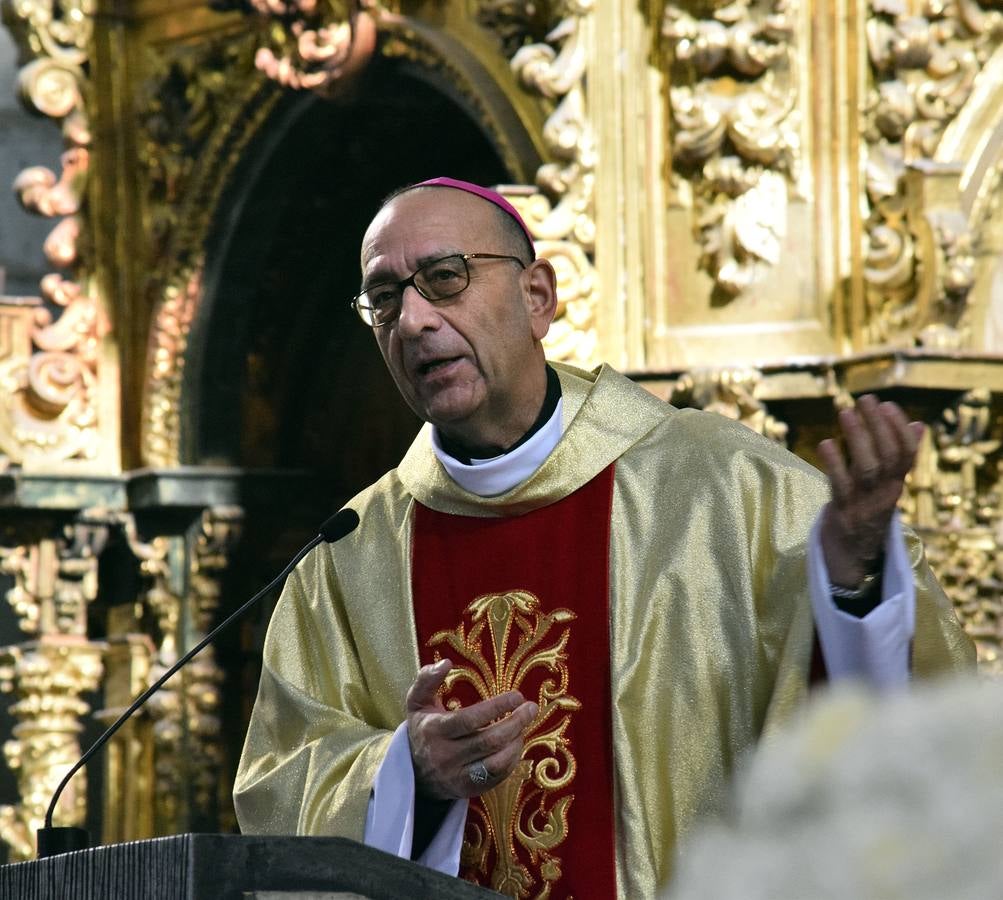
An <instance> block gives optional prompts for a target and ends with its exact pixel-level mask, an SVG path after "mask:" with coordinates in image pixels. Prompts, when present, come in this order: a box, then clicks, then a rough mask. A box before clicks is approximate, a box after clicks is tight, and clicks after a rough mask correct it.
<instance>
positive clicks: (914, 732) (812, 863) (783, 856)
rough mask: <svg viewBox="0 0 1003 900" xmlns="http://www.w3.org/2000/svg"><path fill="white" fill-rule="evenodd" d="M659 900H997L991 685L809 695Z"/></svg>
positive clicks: (1001, 765) (1002, 699) (1001, 812)
mask: <svg viewBox="0 0 1003 900" xmlns="http://www.w3.org/2000/svg"><path fill="white" fill-rule="evenodd" d="M665 896H666V900H828V898H833V900H835V898H839V900H991V898H1003V682H991V681H985V680H976V679H969V680H964V681H951V682H945V683H940V684H930V685H925V686H921V687H916V688H915V689H914V690H912V691H910V692H909V693H902V694H896V695H892V696H888V697H884V698H876V697H874V696H873V695H870V694H867V693H864V692H863V691H862V690H859V689H849V688H840V689H836V690H833V691H832V692H830V693H828V694H825V695H820V697H819V699H818V700H817V701H816V702H813V703H812V705H811V708H810V709H809V710H808V712H807V714H806V716H805V717H804V718H803V719H802V720H801V721H800V722H799V723H797V724H796V725H795V726H794V727H793V728H792V729H790V730H789V731H784V732H780V733H777V734H776V735H774V736H773V737H772V738H770V739H768V740H766V741H765V742H764V743H763V744H762V745H761V746H760V748H759V749H758V751H757V752H756V754H755V755H754V756H753V757H752V759H751V760H750V765H749V766H748V768H747V769H746V771H745V772H744V774H743V775H742V776H741V777H740V779H739V781H738V785H737V796H736V800H735V808H734V810H733V813H732V816H731V821H729V822H725V823H717V824H709V825H707V826H705V827H704V828H703V829H698V831H697V832H696V833H695V834H694V835H693V836H692V838H691V840H689V841H688V842H686V844H685V845H684V847H683V848H682V851H681V854H680V859H679V863H678V866H677V874H676V878H675V881H674V882H673V884H672V885H671V886H670V889H669V891H668V893H667V894H666V895H665Z"/></svg>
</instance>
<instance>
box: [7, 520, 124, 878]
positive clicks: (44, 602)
mask: <svg viewBox="0 0 1003 900" xmlns="http://www.w3.org/2000/svg"><path fill="white" fill-rule="evenodd" d="M103 539H104V533H103V530H102V529H100V528H95V527H90V526H83V525H78V526H69V527H68V528H67V529H66V532H65V533H64V534H63V535H62V536H61V537H59V538H43V539H41V540H39V541H38V542H37V543H33V544H29V545H23V546H19V547H15V548H12V549H0V567H2V570H3V571H4V573H6V574H8V575H11V576H13V579H14V587H13V588H11V589H10V590H9V591H8V593H7V597H6V599H7V602H8V603H9V604H10V605H11V607H12V609H13V610H14V612H15V613H16V614H17V617H18V621H19V624H20V626H21V629H22V630H23V631H24V632H26V633H28V634H31V635H34V637H33V639H32V640H30V641H27V642H25V643H22V644H19V645H17V646H11V647H6V648H4V649H3V650H2V651H0V689H2V690H4V691H5V692H8V693H12V694H13V695H14V697H15V698H16V699H15V702H14V704H13V705H12V706H11V707H10V712H11V715H13V716H14V718H15V719H16V720H17V724H16V725H15V726H14V733H13V738H12V739H11V740H8V741H7V742H6V743H5V744H4V756H5V758H6V760H7V764H8V765H9V766H10V767H11V769H13V770H14V772H15V773H16V775H17V781H18V789H19V793H20V798H21V799H20V802H19V803H17V804H14V805H7V806H4V807H2V808H0V839H2V840H3V841H4V842H5V843H7V844H8V845H9V846H10V848H11V854H12V856H13V857H14V858H16V859H26V858H28V857H30V856H32V855H34V844H35V830H36V829H37V828H39V827H40V826H41V825H42V822H43V820H44V816H45V811H46V809H47V807H48V805H49V801H50V800H51V798H52V794H53V791H54V790H55V788H56V785H57V784H58V783H59V781H60V780H61V779H62V777H63V775H64V774H65V773H66V771H67V770H68V769H69V767H70V766H71V765H72V764H73V763H74V762H75V761H76V760H77V759H78V758H79V756H80V750H81V748H80V743H79V740H78V736H79V734H80V732H81V730H82V729H83V725H82V723H81V720H82V719H83V717H84V716H85V715H86V714H87V713H88V712H89V710H90V707H89V705H88V704H87V703H86V702H85V701H84V700H83V699H82V697H81V695H83V694H85V693H87V692H89V691H93V690H95V689H96V688H97V687H98V685H99V683H100V678H101V675H102V671H103V666H102V654H103V651H104V644H102V643H99V642H95V641H89V640H88V639H87V605H88V603H89V602H90V601H92V600H94V598H95V597H96V595H97V550H98V548H99V546H100V544H101V542H102V541H103ZM85 778H86V776H85V774H84V773H79V774H78V775H77V776H76V777H75V778H74V779H73V781H72V782H71V783H70V784H69V785H68V786H67V789H66V791H65V792H64V793H63V796H62V797H61V798H60V804H59V806H58V807H57V809H56V814H55V816H54V820H55V821H56V823H57V824H64V825H81V824H83V818H84V814H85V812H86V780H85Z"/></svg>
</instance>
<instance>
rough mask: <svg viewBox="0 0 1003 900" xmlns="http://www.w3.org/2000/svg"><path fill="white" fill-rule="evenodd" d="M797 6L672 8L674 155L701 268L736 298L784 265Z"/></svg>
mask: <svg viewBox="0 0 1003 900" xmlns="http://www.w3.org/2000/svg"><path fill="white" fill-rule="evenodd" d="M799 11H800V8H799V5H798V4H797V3H796V2H795V0H772V2H752V0H740V2H737V3H729V4H724V3H712V4H710V6H709V7H708V8H707V10H706V12H705V13H704V14H702V15H694V14H691V13H690V12H688V11H687V10H685V9H683V8H682V7H680V6H676V5H671V4H670V5H669V6H667V7H666V8H665V11H664V14H663V18H662V37H663V41H664V48H665V52H666V56H667V67H668V71H669V75H670V79H671V84H672V87H671V88H670V91H669V95H670V107H671V111H672V120H673V126H674V128H673V133H672V156H673V160H674V164H675V172H676V174H677V176H678V177H681V178H684V179H686V180H688V181H689V183H690V184H691V188H692V197H693V207H694V217H695V224H694V230H695V232H696V233H697V235H698V238H699V243H700V246H701V249H702V255H701V258H700V265H701V267H702V268H704V269H706V270H707V272H708V273H709V274H710V275H711V276H712V277H713V278H714V282H715V285H716V287H717V289H718V290H719V292H721V293H722V294H723V296H725V297H735V296H738V295H739V294H741V293H743V292H744V291H746V290H747V289H748V288H750V287H751V286H752V285H753V284H755V283H756V282H757V281H758V280H759V279H760V278H761V277H762V275H763V273H764V270H765V268H767V267H773V266H776V265H777V264H778V263H779V262H780V252H781V247H782V242H783V238H784V237H785V235H786V231H787V205H788V197H789V193H790V190H791V187H792V185H794V184H795V183H796V182H797V180H798V177H799V171H798V170H799V166H800V162H801V136H800V129H801V121H800V116H799V114H798V109H797V103H798V79H797V63H796V60H795V56H794V54H795V50H796V47H797V42H796V40H795V24H796V19H797V15H798V14H799Z"/></svg>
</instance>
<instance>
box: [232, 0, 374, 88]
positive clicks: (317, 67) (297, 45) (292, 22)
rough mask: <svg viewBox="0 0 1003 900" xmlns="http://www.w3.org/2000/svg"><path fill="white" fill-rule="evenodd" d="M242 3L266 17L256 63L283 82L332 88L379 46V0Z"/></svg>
mask: <svg viewBox="0 0 1003 900" xmlns="http://www.w3.org/2000/svg"><path fill="white" fill-rule="evenodd" d="M240 6H242V7H243V8H245V9H248V10H250V11H252V12H255V13H257V14H258V15H260V16H262V17H264V19H265V20H266V21H267V22H268V24H269V27H268V29H267V31H266V34H267V41H266V43H264V44H263V45H262V46H261V47H259V48H258V51H257V53H256V54H255V59H254V64H255V66H256V67H257V68H258V69H259V70H260V71H262V72H263V73H264V74H265V75H267V76H268V77H269V78H271V79H273V80H274V81H276V82H278V83H279V84H281V85H282V86H283V87H288V88H293V89H295V90H310V91H315V92H316V93H319V94H326V93H329V92H330V91H332V90H333V89H335V88H336V87H337V86H338V84H339V82H341V81H343V80H344V79H345V78H346V77H347V76H349V75H351V74H352V73H354V72H356V71H358V70H359V68H361V67H362V66H363V65H364V64H365V63H366V62H367V61H368V59H369V58H370V56H371V55H372V53H373V49H374V48H375V46H376V22H375V19H374V16H373V11H374V10H375V8H376V6H377V4H376V3H375V0H362V2H356V0H321V2H318V0H245V2H243V3H241V4H240Z"/></svg>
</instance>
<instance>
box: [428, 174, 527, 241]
mask: <svg viewBox="0 0 1003 900" xmlns="http://www.w3.org/2000/svg"><path fill="white" fill-rule="evenodd" d="M414 187H416V188H420V187H449V188H456V190H458V191H466V192H467V193H468V194H474V195H476V196H477V197H481V198H483V199H484V200H487V201H488V203H493V204H494V205H495V206H497V207H498V208H499V209H500V210H502V212H505V213H508V215H510V216H511V217H512V218H513V219H515V221H516V224H518V226H519V227H520V228H521V229H522V232H523V234H525V235H526V240H527V241H529V246H530V247H533V246H534V244H533V235H532V234H530V231H529V228H528V227H527V226H526V223H525V222H524V221H523V219H522V216H520V215H519V211H518V210H517V209H516V208H515V207H514V206H513V205H512V204H511V203H509V202H508V200H506V199H505V198H504V197H503V196H502V195H501V194H499V193H498V192H497V191H493V190H491V188H486V187H481V186H480V185H479V184H473V183H472V182H469V181H460V180H459V179H458V178H447V177H445V176H442V177H439V178H429V179H428V181H420V182H418V184H416V185H414Z"/></svg>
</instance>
